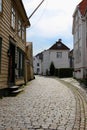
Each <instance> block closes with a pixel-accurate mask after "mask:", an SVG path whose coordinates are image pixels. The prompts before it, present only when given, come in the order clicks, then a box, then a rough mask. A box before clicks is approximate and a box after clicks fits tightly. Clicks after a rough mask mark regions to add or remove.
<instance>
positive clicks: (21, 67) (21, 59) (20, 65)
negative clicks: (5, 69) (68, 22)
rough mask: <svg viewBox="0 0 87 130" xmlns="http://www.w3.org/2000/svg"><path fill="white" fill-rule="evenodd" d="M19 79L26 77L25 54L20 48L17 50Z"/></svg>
mask: <svg viewBox="0 0 87 130" xmlns="http://www.w3.org/2000/svg"><path fill="white" fill-rule="evenodd" d="M17 70H18V75H17V77H23V76H24V53H23V52H22V51H21V50H20V49H19V48H18V49H17Z"/></svg>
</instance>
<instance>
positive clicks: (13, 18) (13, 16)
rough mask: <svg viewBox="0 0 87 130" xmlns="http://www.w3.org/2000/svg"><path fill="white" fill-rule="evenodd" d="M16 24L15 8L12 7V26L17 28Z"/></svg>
mask: <svg viewBox="0 0 87 130" xmlns="http://www.w3.org/2000/svg"><path fill="white" fill-rule="evenodd" d="M15 24H16V17H15V10H14V8H13V7H12V10H11V27H12V28H13V29H15Z"/></svg>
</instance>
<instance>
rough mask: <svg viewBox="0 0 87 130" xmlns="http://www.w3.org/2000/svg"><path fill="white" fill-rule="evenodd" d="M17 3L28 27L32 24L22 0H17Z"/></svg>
mask: <svg viewBox="0 0 87 130" xmlns="http://www.w3.org/2000/svg"><path fill="white" fill-rule="evenodd" d="M15 3H16V6H17V8H18V9H19V10H18V11H19V12H20V14H21V16H22V18H23V20H24V23H25V26H26V27H28V26H30V22H29V19H28V16H27V13H26V11H25V8H24V5H23V2H22V0H15Z"/></svg>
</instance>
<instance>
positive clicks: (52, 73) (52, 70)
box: [50, 62, 55, 76]
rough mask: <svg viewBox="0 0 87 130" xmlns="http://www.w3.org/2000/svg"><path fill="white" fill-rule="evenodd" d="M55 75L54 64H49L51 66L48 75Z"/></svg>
mask: <svg viewBox="0 0 87 130" xmlns="http://www.w3.org/2000/svg"><path fill="white" fill-rule="evenodd" d="M54 74H55V66H54V63H53V62H51V65H50V75H51V76H53V75H54Z"/></svg>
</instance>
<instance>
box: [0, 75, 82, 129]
mask: <svg viewBox="0 0 87 130" xmlns="http://www.w3.org/2000/svg"><path fill="white" fill-rule="evenodd" d="M76 103H77V102H76V97H75V95H74V94H73V92H72V91H71V89H69V88H68V87H67V86H66V85H64V84H62V83H60V82H58V81H57V80H56V79H53V78H46V77H39V76H36V79H35V80H33V81H31V82H30V83H29V85H27V86H26V88H25V91H24V92H23V93H21V94H19V95H18V96H16V97H7V98H3V99H1V100H0V130H73V128H74V125H75V120H76V116H75V114H76V106H77V105H76ZM76 130H79V129H76ZM82 130H83V129H82Z"/></svg>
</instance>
